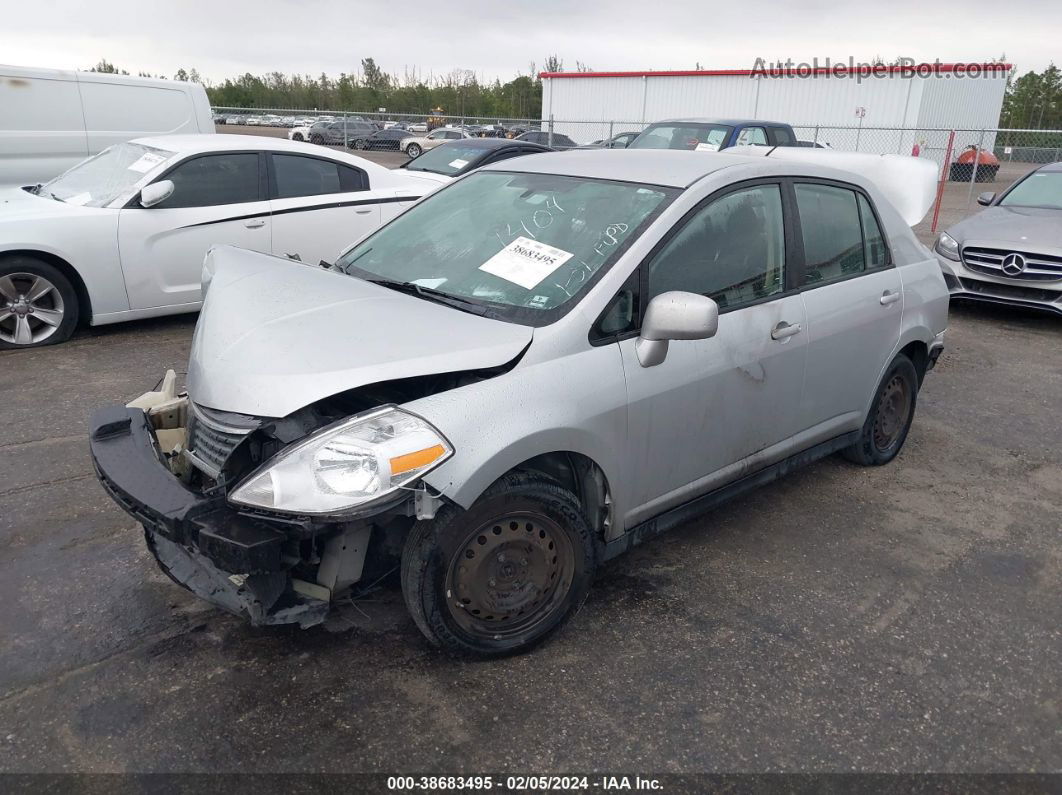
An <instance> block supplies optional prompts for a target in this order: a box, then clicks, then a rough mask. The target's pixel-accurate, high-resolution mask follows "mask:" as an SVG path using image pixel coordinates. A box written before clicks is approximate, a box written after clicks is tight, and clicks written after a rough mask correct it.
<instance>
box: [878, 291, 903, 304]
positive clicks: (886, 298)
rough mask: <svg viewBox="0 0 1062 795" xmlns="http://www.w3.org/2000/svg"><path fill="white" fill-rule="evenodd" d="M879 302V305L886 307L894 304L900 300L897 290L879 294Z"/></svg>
mask: <svg viewBox="0 0 1062 795" xmlns="http://www.w3.org/2000/svg"><path fill="white" fill-rule="evenodd" d="M880 300H881V305H882V306H888V305H889V304H895V303H896V302H897V301H899V300H900V293H899V291H898V290H897V291H896V292H893V291H892V290H886V291H885V292H883V293H882V294H881V299H880Z"/></svg>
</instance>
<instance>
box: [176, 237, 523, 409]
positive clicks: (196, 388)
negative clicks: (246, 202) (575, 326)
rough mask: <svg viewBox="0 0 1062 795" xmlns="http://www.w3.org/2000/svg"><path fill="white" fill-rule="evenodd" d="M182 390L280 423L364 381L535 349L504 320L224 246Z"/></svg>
mask: <svg viewBox="0 0 1062 795" xmlns="http://www.w3.org/2000/svg"><path fill="white" fill-rule="evenodd" d="M204 277H205V278H204V280H205V281H207V280H209V281H208V285H209V286H208V288H207V291H206V299H205V302H204V304H203V311H202V314H201V315H200V318H199V323H198V325H197V326H196V330H195V338H194V340H193V342H192V354H191V359H190V361H189V365H188V393H189V395H190V396H191V398H192V400H194V401H195V402H196V403H199V404H201V405H203V406H206V407H208V408H214V409H220V410H222V411H233V412H237V413H240V414H251V415H255V416H260V417H283V416H286V415H288V414H290V413H291V412H293V411H295V410H297V409H299V408H302V407H303V406H306V405H309V404H310V403H313V402H315V401H318V400H321V399H323V398H326V397H329V396H331V395H335V394H338V393H340V392H345V391H347V390H350V389H355V388H357V387H360V386H365V385H367V384H373V383H378V382H382V381H390V380H393V379H397V378H410V377H413V376H420V375H431V374H435V373H448V372H456V371H461V370H477V369H482V368H486V367H498V366H500V365H503V364H505V363H507V362H509V361H512V360H513V359H514V358H516V357H517V356H518V355H519V354H520V353H521V352H522V351H523V350H524V349H525V348H526V347H527V346H528V345H529V344H530V342H531V338H532V334H533V331H532V329H531V328H529V327H527V326H520V325H517V324H512V323H504V322H502V321H499V320H491V319H488V318H484V317H479V316H478V315H472V314H469V313H467V312H462V311H461V310H459V309H454V308H452V307H449V306H445V305H442V304H437V303H433V302H431V301H428V300H425V299H422V298H417V297H415V296H411V295H406V294H404V293H397V292H395V291H394V290H390V289H388V288H386V287H381V286H379V285H375V284H370V283H369V282H366V281H362V280H361V279H357V278H355V277H352V276H346V275H344V274H342V273H337V272H334V271H328V270H324V269H321V268H317V267H315V266H307V265H303V264H300V263H297V262H294V261H291V260H286V259H282V258H280V257H271V256H268V255H265V254H258V253H255V252H251V251H245V250H243V249H237V248H233V247H231V246H216V247H214V248H213V249H211V250H210V252H209V253H208V254H207V259H206V262H205V263H204Z"/></svg>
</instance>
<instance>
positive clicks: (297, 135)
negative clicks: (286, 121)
mask: <svg viewBox="0 0 1062 795" xmlns="http://www.w3.org/2000/svg"><path fill="white" fill-rule="evenodd" d="M291 140H293V141H301V140H302V133H292V134H291Z"/></svg>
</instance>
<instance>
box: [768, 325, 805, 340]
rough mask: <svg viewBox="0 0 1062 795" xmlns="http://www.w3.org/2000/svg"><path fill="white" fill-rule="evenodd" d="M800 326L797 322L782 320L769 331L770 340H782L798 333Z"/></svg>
mask: <svg viewBox="0 0 1062 795" xmlns="http://www.w3.org/2000/svg"><path fill="white" fill-rule="evenodd" d="M800 331H801V326H800V324H799V323H786V322H785V321H784V320H783V321H782V322H781V323H779V324H778V325H777V326H775V327H774V329H773V330H772V331H771V339H772V340H784V339H788V338H789V337H792V336H793V335H794V334H799V333H800Z"/></svg>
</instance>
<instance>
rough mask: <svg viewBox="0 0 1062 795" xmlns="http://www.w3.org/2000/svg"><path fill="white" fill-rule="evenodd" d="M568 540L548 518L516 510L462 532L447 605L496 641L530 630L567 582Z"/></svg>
mask: <svg viewBox="0 0 1062 795" xmlns="http://www.w3.org/2000/svg"><path fill="white" fill-rule="evenodd" d="M574 569H575V554H574V550H573V549H572V545H571V541H570V540H569V537H568V535H567V534H566V533H564V532H563V531H562V530H561V529H560V527H558V526H557V524H556V523H555V522H554V521H553V520H551V519H549V518H548V517H546V516H544V515H542V514H537V513H530V512H519V513H513V514H511V515H508V516H505V517H501V518H499V519H497V520H495V521H493V522H488V523H487V524H484V525H482V526H480V527H478V528H477V529H476V530H474V531H473V532H472V533H470V534H469V535H468V537H467V538H466V539H465V541H464V542H463V543H462V544H461V546H460V548H459V551H458V552H457V554H456V555H454V558H453V561H452V563H451V565H450V569H449V571H448V572H447V576H446V594H447V596H448V599H447V605H448V607H449V610H450V614H451V615H452V616H453V618H454V620H455V621H456V622H457V624H458V625H459V626H460V627H461V628H462V629H464V630H465V631H466V632H468V633H469V634H471V635H475V636H480V637H485V638H490V639H493V640H502V639H504V638H508V637H513V636H516V635H521V634H525V633H528V632H533V631H534V629H535V627H536V625H538V624H540V623H542V622H543V621H544V620H546V619H547V617H548V616H549V615H550V614H551V613H552V612H553V611H554V610H555V609H556V608H557V606H558V605H559V604H560V603H562V602H563V601H564V599H565V597H566V596H567V595H568V591H569V590H570V589H571V586H572V578H573V574H574Z"/></svg>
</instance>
